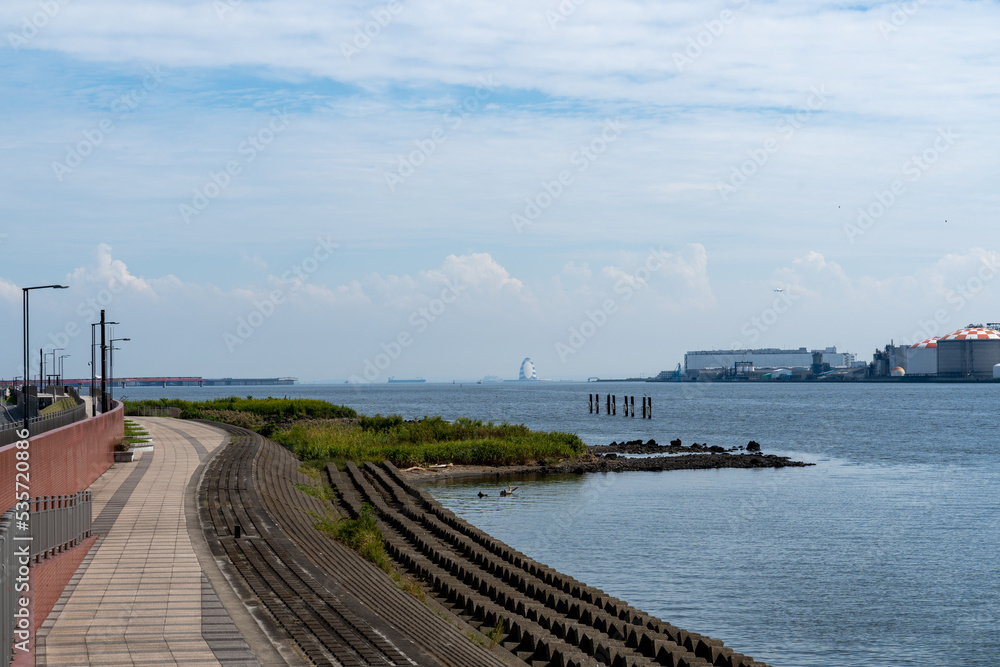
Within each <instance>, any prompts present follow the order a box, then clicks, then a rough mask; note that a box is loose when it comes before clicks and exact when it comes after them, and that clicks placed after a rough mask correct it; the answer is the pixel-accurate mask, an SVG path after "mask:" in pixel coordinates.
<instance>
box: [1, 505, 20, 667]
mask: <svg viewBox="0 0 1000 667" xmlns="http://www.w3.org/2000/svg"><path fill="white" fill-rule="evenodd" d="M17 567H18V563H17V557H16V555H15V554H14V510H13V509H11V510H8V511H6V512H4V513H3V515H2V516H0V666H2V667H8V666H9V665H10V662H11V658H12V657H13V653H14V624H15V622H16V619H15V617H14V614H15V613H16V611H17V598H18V594H17V590H16V588H15V582H14V579H15V578H16V577H17Z"/></svg>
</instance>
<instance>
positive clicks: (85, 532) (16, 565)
mask: <svg viewBox="0 0 1000 667" xmlns="http://www.w3.org/2000/svg"><path fill="white" fill-rule="evenodd" d="M22 518H23V517H22ZM14 519H15V511H14V508H11V509H10V510H8V511H6V512H4V513H3V515H2V516H0V667H9V665H10V664H11V659H12V656H13V647H14V640H15V634H14V633H15V630H16V629H17V628H16V622H17V620H18V619H17V617H16V616H15V614H16V613H17V612H18V610H19V609H20V607H19V605H18V599H19V598H20V597H22V596H23V594H22V593H19V592H18V591H17V587H16V583H17V582H16V580H17V577H18V576H19V574H21V573H20V568H21V565H22V559H23V556H24V554H23V553H22V554H18V553H17V550H16V548H15V545H16V544H17V542H16V541H15V539H14V532H15V526H16V524H15V520H14ZM92 524H93V493H92V492H91V491H86V490H84V491H80V492H78V493H74V494H73V495H71V496H53V497H51V498H50V497H48V496H45V497H43V498H35V499H34V500H33V501H32V503H31V520H30V527H29V529H28V536H30V539H31V541H30V542H28V541H26V540H25V541H23V542H21V544H30V545H31V546H30V549H29V553H30V558H28V559H27V560H28V561H31V562H34V563H38V562H40V561H41V560H42V559H44V558H49V557H50V556H54V555H56V554H59V553H61V552H63V551H65V550H66V549H69V548H72V547H75V546H77V545H79V544H80V543H81V542H82V541H83V540H85V539H87V538H88V537H90V531H91V526H92ZM22 530H23V527H22ZM21 539H22V540H24V537H22V538H21ZM18 640H19V641H20V637H18Z"/></svg>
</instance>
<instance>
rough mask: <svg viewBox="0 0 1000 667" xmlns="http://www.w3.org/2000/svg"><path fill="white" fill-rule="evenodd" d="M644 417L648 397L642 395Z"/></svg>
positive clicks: (644, 415)
mask: <svg viewBox="0 0 1000 667" xmlns="http://www.w3.org/2000/svg"><path fill="white" fill-rule="evenodd" d="M642 418H643V419H645V418H646V397H645V396H643V397H642Z"/></svg>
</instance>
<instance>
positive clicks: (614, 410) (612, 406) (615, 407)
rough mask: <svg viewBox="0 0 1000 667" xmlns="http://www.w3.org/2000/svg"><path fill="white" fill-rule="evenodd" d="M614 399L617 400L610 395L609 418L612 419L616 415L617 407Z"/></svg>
mask: <svg viewBox="0 0 1000 667" xmlns="http://www.w3.org/2000/svg"><path fill="white" fill-rule="evenodd" d="M616 398H617V396H615V395H614V394H611V416H612V417H613V416H615V415H616V414H618V406H617V405H615V399H616Z"/></svg>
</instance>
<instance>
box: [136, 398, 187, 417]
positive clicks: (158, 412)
mask: <svg viewBox="0 0 1000 667" xmlns="http://www.w3.org/2000/svg"><path fill="white" fill-rule="evenodd" d="M125 416H126V417H173V418H174V419H179V418H180V416H181V409H180V408H169V407H159V406H155V407H151V406H148V405H143V406H140V407H136V406H130V405H129V404H128V402H127V401H126V403H125Z"/></svg>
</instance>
